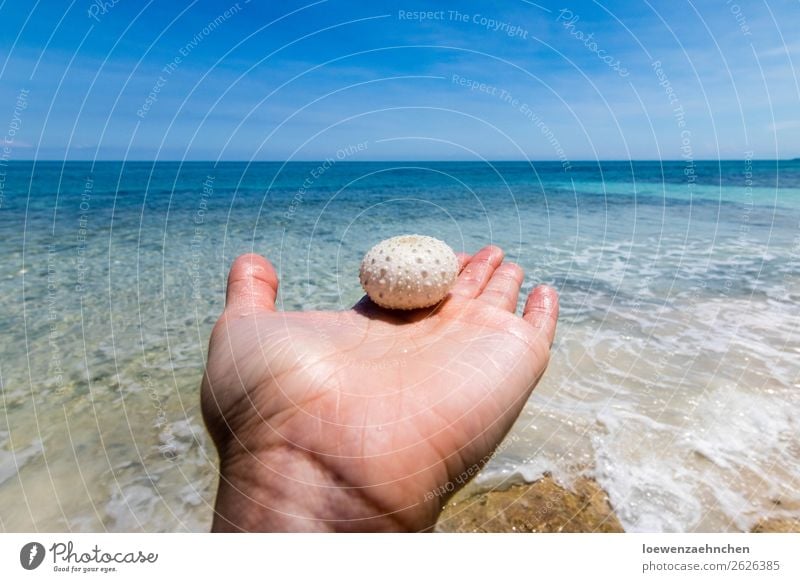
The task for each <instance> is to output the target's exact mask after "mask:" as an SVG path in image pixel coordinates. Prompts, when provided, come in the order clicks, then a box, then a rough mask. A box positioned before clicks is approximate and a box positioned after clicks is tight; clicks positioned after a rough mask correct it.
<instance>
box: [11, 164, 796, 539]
mask: <svg viewBox="0 0 800 582" xmlns="http://www.w3.org/2000/svg"><path fill="white" fill-rule="evenodd" d="M686 169H687V165H686V164H685V163H684V162H669V163H663V164H662V163H658V162H633V163H628V162H614V163H603V164H602V165H597V164H593V163H585V164H575V165H574V166H573V167H572V169H571V170H570V171H568V172H564V171H563V169H562V167H561V165H560V164H558V163H536V164H534V165H528V164H524V163H497V164H494V165H488V164H480V163H419V164H409V163H343V162H339V163H331V164H326V165H325V166H322V167H320V164H316V163H292V164H281V163H259V164H252V165H248V164H239V163H226V164H220V165H216V166H215V165H214V164H211V163H190V164H183V165H181V164H178V163H157V164H153V163H125V164H122V163H98V164H94V165H93V164H90V163H78V162H75V163H66V164H64V163H54V162H45V163H36V164H33V163H32V162H27V163H25V162H18V163H13V164H11V165H9V166H5V167H4V168H2V170H3V171H4V172H5V176H0V178H4V181H3V182H0V233H2V234H1V235H0V255H1V256H2V257H3V260H2V261H1V262H0V331H1V332H2V337H3V351H2V359H0V383H1V384H2V411H1V413H0V530H6V531H20V530H55V531H95V530H113V531H138V530H144V531H162V530H168V531H174V530H178V531H183V530H204V529H206V528H208V526H209V524H210V519H211V510H212V504H213V497H214V489H215V485H216V483H215V454H214V451H213V447H212V446H211V445H210V442H209V441H208V439H207V437H206V435H205V432H204V430H203V426H202V420H201V417H200V412H199V403H198V386H199V381H200V377H201V373H202V366H203V362H204V359H205V350H206V342H207V338H208V334H209V332H210V329H211V326H212V325H213V322H214V321H215V318H216V316H217V315H218V314H219V312H220V310H221V308H222V305H223V298H224V281H225V276H226V273H227V269H228V266H229V265H230V263H231V261H232V260H233V258H234V257H235V256H237V255H238V254H240V253H242V252H249V251H255V252H258V253H262V254H265V255H267V256H268V257H269V258H270V259H271V260H272V261H273V263H274V264H275V265H276V267H277V268H278V270H279V272H280V276H281V279H282V287H281V296H280V303H281V306H282V308H284V309H303V308H311V307H313V308H327V309H343V308H347V307H349V306H350V305H352V304H353V303H355V302H356V301H357V299H358V298H359V297H360V295H361V290H360V288H359V284H358V278H357V276H356V273H357V268H358V263H359V261H360V258H361V256H362V255H363V253H364V252H365V251H366V250H367V249H368V248H369V247H370V246H371V245H372V244H374V243H375V242H376V241H378V240H380V239H382V238H386V237H388V236H392V235H395V234H401V233H409V232H417V233H422V234H429V235H433V236H437V237H439V238H442V239H444V240H446V241H447V242H448V243H449V244H450V245H451V246H452V247H453V248H455V249H456V250H464V251H468V252H469V251H475V250H476V249H478V248H479V247H481V246H483V245H486V244H489V243H494V244H499V245H501V246H503V247H504V248H505V249H506V251H507V254H508V256H509V258H510V259H512V260H515V261H517V262H519V263H520V264H521V265H522V266H523V267H524V268H525V269H526V272H527V281H526V290H527V289H528V288H529V286H530V285H532V284H533V283H534V282H545V283H549V284H551V285H554V286H555V287H557V288H558V290H559V292H560V293H561V306H562V308H561V319H560V324H559V330H558V337H557V340H556V344H555V347H554V350H555V351H554V354H553V358H552V362H551V365H550V368H549V370H548V372H547V374H546V376H545V378H544V380H543V381H542V382H541V383H540V385H539V387H538V388H537V389H536V391H535V392H534V395H533V396H532V398H531V400H530V402H529V403H528V405H527V407H526V409H525V411H524V412H523V414H522V415H521V417H520V419H519V421H518V422H517V424H516V426H515V428H514V429H513V432H512V435H511V438H509V440H508V441H507V446H504V447H503V448H502V452H501V453H500V454H499V455H498V456H497V458H495V459H494V460H493V461H492V462H491V463H490V464H489V465H488V466H487V467H486V469H485V470H484V471H483V473H482V474H481V475H480V476H479V478H478V479H477V480H476V481H475V482H474V483H473V484H471V485H470V487H488V486H492V485H495V484H497V483H499V482H501V481H504V480H508V479H510V480H515V479H529V480H530V479H535V478H536V477H538V476H540V475H541V474H542V473H543V472H545V471H549V472H551V473H553V474H554V475H555V476H556V477H557V478H558V479H560V480H562V481H564V482H565V483H566V484H568V483H569V481H570V480H571V479H573V478H574V477H575V476H576V475H579V474H591V475H593V476H595V477H596V478H597V479H598V481H599V482H600V483H601V485H603V486H604V487H605V488H606V490H607V491H608V492H609V494H610V496H611V500H612V502H613V504H614V505H615V507H616V510H617V512H618V514H619V515H620V518H621V519H622V521H623V524H624V525H625V526H626V528H628V529H629V530H633V531H674V530H679V531H687V530H711V531H727V530H737V529H742V528H747V527H749V526H750V525H751V524H752V523H753V522H754V521H755V520H757V519H758V518H760V517H768V516H782V515H787V514H791V515H798V514H800V439H799V438H798V435H799V434H800V329H799V328H798V325H799V324H800V310H798V308H797V304H798V301H800V163H797V162H781V163H780V164H778V163H777V162H774V161H773V162H765V161H746V160H739V161H729V162H697V163H695V164H694V166H693V167H691V169H692V171H693V172H694V174H692V173H691V172H690V175H689V176H688V177H687V173H686V172H685V170H686Z"/></svg>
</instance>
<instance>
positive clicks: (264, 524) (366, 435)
mask: <svg viewBox="0 0 800 582" xmlns="http://www.w3.org/2000/svg"><path fill="white" fill-rule="evenodd" d="M459 261H460V263H461V266H462V269H461V272H460V275H459V277H458V280H457V282H456V284H455V286H454V287H453V289H452V291H451V293H450V294H449V295H448V297H447V298H446V299H445V300H444V301H443V302H442V303H441V304H440V305H438V306H437V307H435V308H431V309H428V310H416V311H408V312H402V311H390V310H385V309H382V308H380V307H378V306H376V305H375V304H374V303H372V302H371V301H370V300H369V299H368V298H366V297H365V298H364V299H362V300H361V302H359V303H358V305H356V306H355V307H354V308H353V309H351V310H349V311H309V312H278V311H276V309H275V297H276V295H277V291H278V278H277V275H276V273H275V270H274V269H273V267H272V265H271V264H270V263H269V262H268V261H266V260H265V259H264V258H262V257H260V256H258V255H252V254H251V255H244V256H241V257H239V258H238V259H237V260H236V261H235V262H234V264H233V266H232V268H231V272H230V276H229V278H228V291H227V301H226V307H225V311H224V313H223V314H222V316H221V317H220V319H219V321H218V322H217V324H216V326H215V327H214V331H213V332H212V334H211V341H210V345H209V353H208V366H207V370H206V374H205V377H204V380H203V387H202V407H203V416H204V418H205V421H206V425H207V426H208V429H209V431H210V433H211V436H212V437H213V439H214V443H215V444H216V446H217V450H218V452H219V456H220V484H219V491H218V494H217V504H216V512H215V518H214V525H213V529H214V530H215V531H241V530H244V531H398V530H404V531H408V530H411V531H421V530H426V529H430V528H431V527H432V526H433V525H434V524H435V522H436V518H437V516H438V514H439V512H440V509H441V506H442V503H443V502H444V498H443V497H442V496H440V493H441V492H444V491H448V492H452V491H453V490H454V488H458V486H459V484H461V483H463V482H465V480H466V479H465V476H468V475H470V476H471V475H474V474H475V473H476V472H477V470H478V469H479V468H480V466H481V463H482V462H483V461H485V459H486V458H487V456H488V455H490V454H491V452H492V451H493V450H494V449H495V447H496V446H497V445H498V444H499V443H500V441H501V440H502V438H503V437H504V435H505V434H506V433H507V432H508V430H509V429H510V428H511V425H512V423H513V422H514V420H515V419H516V418H517V416H518V414H519V412H520V410H521V409H522V407H523V405H524V404H525V402H526V401H527V399H528V396H529V395H530V393H531V391H532V390H533V387H534V386H535V385H536V383H537V381H538V380H539V378H540V377H541V375H542V373H543V372H544V370H545V367H546V366H547V361H548V358H549V353H550V345H551V344H552V342H553V336H554V334H555V328H556V319H557V317H558V298H557V295H556V293H555V291H554V290H552V289H551V288H549V287H545V286H539V287H537V288H536V289H534V290H533V291H532V292H531V294H530V295H529V296H528V299H527V302H526V305H525V308H524V311H523V315H522V317H521V318H520V317H517V316H516V315H515V314H514V312H515V310H516V305H517V298H518V295H519V290H520V286H521V284H522V280H523V273H522V269H521V268H520V267H519V266H517V265H515V264H512V263H503V264H501V263H502V261H503V252H502V251H501V250H500V249H499V248H497V247H486V248H484V249H483V250H481V251H480V252H479V253H478V254H476V255H475V256H473V257H468V256H466V255H462V256H460V257H459ZM448 484H449V485H448Z"/></svg>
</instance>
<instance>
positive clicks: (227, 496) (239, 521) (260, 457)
mask: <svg viewBox="0 0 800 582" xmlns="http://www.w3.org/2000/svg"><path fill="white" fill-rule="evenodd" d="M220 457H221V459H220V481H219V490H218V492H217V502H216V507H215V515H214V523H213V526H212V531H217V532H233V531H262V532H266V531H271V532H334V531H351V532H354V531H406V530H408V529H409V527H408V526H407V525H405V524H403V523H402V522H401V521H400V520H399V519H398V517H397V516H395V515H393V514H392V513H391V512H390V511H387V510H385V509H383V508H381V507H380V506H378V505H377V504H376V503H375V502H373V501H372V500H371V499H370V498H369V496H368V495H366V494H365V492H364V491H362V490H361V488H357V487H352V486H349V485H348V484H347V483H345V482H343V481H342V480H341V479H339V478H337V476H336V475H335V474H334V473H333V472H332V471H331V470H330V469H329V468H328V467H326V466H325V465H324V464H323V463H321V462H320V461H319V460H318V459H316V458H315V457H314V456H313V455H312V454H310V453H308V452H306V451H302V450H298V449H295V448H293V447H290V446H276V447H273V448H270V449H268V450H265V451H261V452H251V451H244V450H240V451H237V452H235V453H226V454H223V453H222V452H221V454H220Z"/></svg>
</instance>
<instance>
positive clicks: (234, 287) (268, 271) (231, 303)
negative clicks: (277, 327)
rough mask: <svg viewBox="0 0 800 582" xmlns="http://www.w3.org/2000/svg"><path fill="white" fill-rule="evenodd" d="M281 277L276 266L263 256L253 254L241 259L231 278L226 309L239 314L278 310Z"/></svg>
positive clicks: (238, 260) (234, 264) (235, 264)
mask: <svg viewBox="0 0 800 582" xmlns="http://www.w3.org/2000/svg"><path fill="white" fill-rule="evenodd" d="M277 294H278V275H277V273H275V269H274V267H273V266H272V264H271V263H270V262H269V261H268V260H267V259H265V258H264V257H262V256H260V255H256V254H253V253H249V254H246V255H242V256H240V257H239V258H237V259H236V260H235V261H234V262H233V265H231V272H230V274H229V275H228V291H227V294H226V297H225V310H226V311H228V312H232V313H234V314H235V315H247V314H249V313H252V312H255V311H275V297H276V296H277Z"/></svg>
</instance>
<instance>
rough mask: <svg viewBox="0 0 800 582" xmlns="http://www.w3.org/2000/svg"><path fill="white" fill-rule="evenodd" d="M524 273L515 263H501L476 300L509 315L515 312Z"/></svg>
mask: <svg viewBox="0 0 800 582" xmlns="http://www.w3.org/2000/svg"><path fill="white" fill-rule="evenodd" d="M524 277H525V273H524V272H523V270H522V267H520V266H519V265H517V264H516V263H503V264H502V265H500V266H499V267H497V269H495V272H494V274H493V275H492V278H491V279H489V283H488V284H487V285H486V288H485V289H484V290H483V293H481V294H480V296H479V297H478V299H479V300H480V301H484V302H486V303H489V304H490V305H493V306H495V307H499V308H500V309H504V310H505V311H508V312H509V313H514V312H515V311H516V310H517V300H518V299H519V288H520V287H521V286H522V280H523V279H524Z"/></svg>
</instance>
